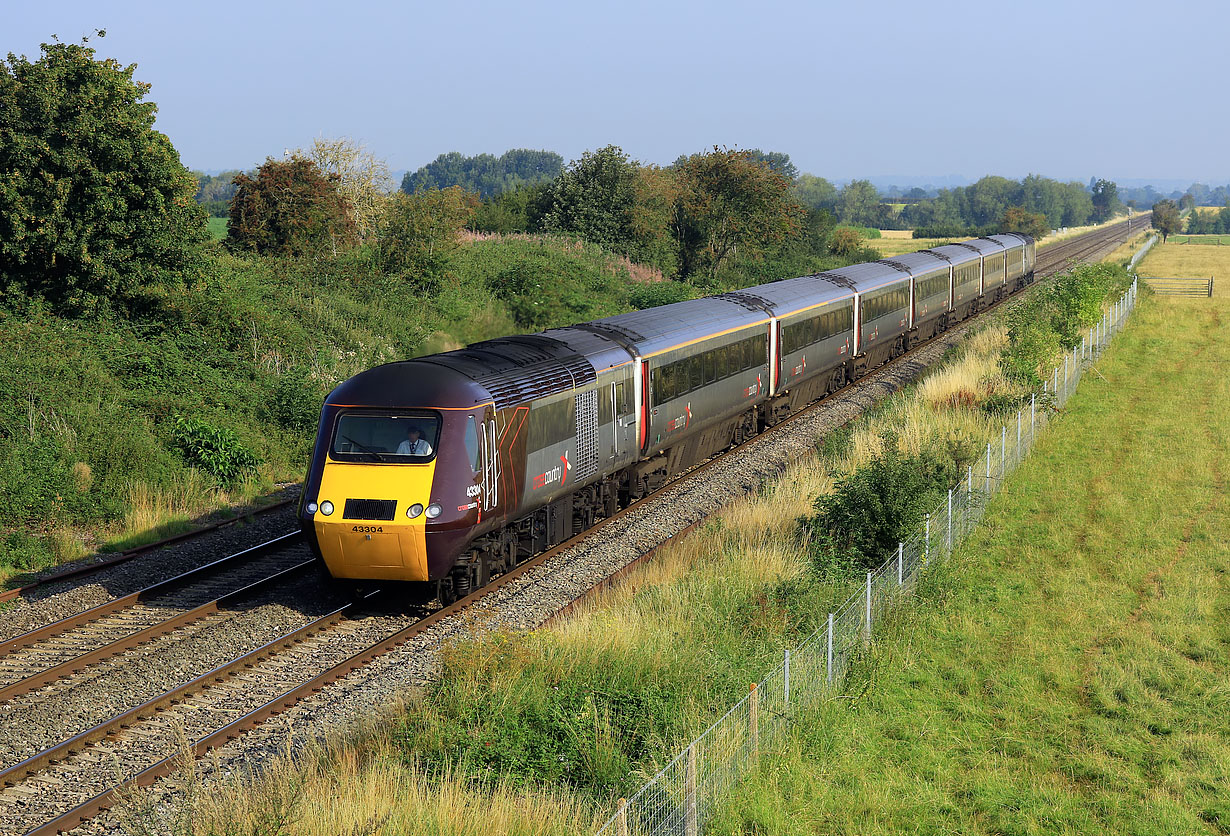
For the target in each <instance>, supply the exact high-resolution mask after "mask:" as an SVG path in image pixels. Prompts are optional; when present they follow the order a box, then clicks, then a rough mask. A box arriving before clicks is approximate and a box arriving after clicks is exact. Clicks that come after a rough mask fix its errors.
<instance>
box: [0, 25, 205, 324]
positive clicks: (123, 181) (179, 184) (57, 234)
mask: <svg viewBox="0 0 1230 836" xmlns="http://www.w3.org/2000/svg"><path fill="white" fill-rule="evenodd" d="M98 34H99V35H100V36H101V35H103V34H105V33H103V32H99V33H98ZM135 70H136V65H135V64H131V65H129V66H127V67H125V66H122V65H121V64H120V63H119V62H118V61H116V60H114V59H110V58H107V59H101V60H99V59H97V58H96V57H95V50H94V49H93V48H91V47H89V46H87V45H86V42H85V41H83V42H82V43H81V44H64V43H50V44H43V45H42V53H41V55H40V57H39V58H38V60H36V61H31V60H29V59H28V58H26V57H25V56H21V57H18V56H16V55H13V54H11V53H10V54H9V56H8V59H7V61H3V62H0V297H6V298H8V297H13V296H17V295H21V294H28V295H32V296H41V297H44V298H46V299H47V300H49V301H50V302H51V303H52V304H53V305H54V306H56V307H57V308H58V309H59V310H61V311H63V312H66V313H84V312H88V311H91V310H94V309H96V308H98V307H99V306H101V305H105V304H107V300H113V301H118V302H120V303H121V304H122V303H124V302H126V301H130V300H132V299H133V298H135V297H136V296H137V295H139V293H140V291H141V290H142V288H143V287H145V286H147V285H149V284H152V283H161V282H166V281H171V280H172V279H171V276H173V274H174V272H175V271H177V270H181V269H183V268H186V267H188V266H189V265H191V264H192V263H193V262H194V261H195V259H196V258H197V257H198V256H199V247H200V246H201V244H202V243H203V241H204V240H205V214H204V212H203V211H202V210H201V208H200V207H199V206H198V205H197V203H196V201H195V200H194V195H195V194H196V190H197V182H196V179H195V178H194V177H193V176H192V174H191V173H190V172H189V171H188V170H187V169H186V168H184V166H183V165H182V164H181V163H180V160H179V154H178V153H177V152H176V151H175V148H174V147H173V146H172V145H171V141H170V140H169V139H167V137H166V136H165V135H164V134H162V133H159V132H158V131H156V130H154V118H155V115H156V113H157V108H156V106H155V105H154V104H153V102H147V101H145V100H144V99H145V97H146V95H147V94H148V93H149V89H150V88H149V85H148V84H144V83H142V82H139V81H134V80H133V73H134V71H135Z"/></svg>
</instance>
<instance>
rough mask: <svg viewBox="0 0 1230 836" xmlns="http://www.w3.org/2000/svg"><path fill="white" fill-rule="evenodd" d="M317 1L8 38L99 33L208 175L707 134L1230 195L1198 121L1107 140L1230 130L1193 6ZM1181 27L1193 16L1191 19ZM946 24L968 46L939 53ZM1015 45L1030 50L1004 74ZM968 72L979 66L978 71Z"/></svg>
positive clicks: (834, 156)
mask: <svg viewBox="0 0 1230 836" xmlns="http://www.w3.org/2000/svg"><path fill="white" fill-rule="evenodd" d="M329 9H331V7H329V6H326V5H325V4H323V3H319V2H308V3H293V4H292V3H290V2H286V0H281V2H273V3H266V4H261V5H258V6H244V7H240V6H238V5H232V6H231V7H229V10H233V11H235V12H237V13H238V14H239V15H241V18H240V21H239V22H238V23H237V22H236V20H235V17H234V16H233V15H231V14H227V13H226V12H228V8H227V7H225V6H223V7H215V8H213V10H212V11H213V13H212V14H211V15H210V16H209V17H207V18H204V19H200V18H199V17H198V16H196V15H195V13H190V12H187V11H184V10H183V9H181V8H180V7H177V6H164V5H160V4H156V3H151V2H148V0H140V2H131V3H126V4H123V5H122V6H102V7H100V6H99V4H96V3H86V2H83V0H67V1H66V2H62V3H59V4H56V5H55V6H54V7H52V6H23V7H21V8H19V9H17V10H14V11H11V12H10V15H9V17H10V20H9V21H7V22H8V24H9V25H8V26H7V27H6V28H7V30H8V31H7V35H8V37H7V38H6V39H5V40H6V43H5V44H4V48H5V51H6V52H12V53H15V54H18V55H23V54H24V55H27V56H30V57H31V58H35V57H37V55H38V53H39V44H40V43H41V42H50V41H51V40H52V36H53V35H58V36H59V39H60V40H61V41H64V42H76V41H78V40H79V39H80V38H81V37H82V36H85V35H89V34H90V33H91V32H92V31H93V30H94V29H104V30H106V32H107V35H106V37H105V38H103V39H99V38H91V40H90V46H92V47H94V48H95V49H97V51H98V55H99V57H103V58H114V59H116V60H117V61H119V62H120V63H121V64H123V65H128V64H133V63H135V64H136V65H137V70H136V73H135V77H136V78H137V79H138V80H140V81H143V82H146V83H149V84H150V85H151V91H150V94H149V96H148V100H149V101H152V102H154V103H155V104H157V105H158V108H159V113H158V122H157V127H158V129H159V130H161V131H163V132H164V133H166V134H167V135H168V136H169V137H170V138H171V141H172V142H173V143H174V144H175V147H176V148H177V149H178V150H179V152H180V157H181V159H182V161H183V162H184V164H185V165H186V166H187V167H189V168H191V169H195V170H201V171H210V170H213V171H220V170H229V169H240V170H248V169H251V168H254V167H256V166H257V165H259V164H260V163H261V162H262V161H263V160H264V159H266V158H267V157H278V156H281V154H282V152H283V150H284V149H288V148H292V149H293V148H304V147H307V146H309V145H310V144H311V142H312V140H313V139H314V138H315V137H317V136H326V137H340V136H345V137H349V138H351V139H353V140H355V141H358V142H360V143H362V144H364V145H365V146H366V147H367V148H368V150H370V151H371V152H372V153H374V154H375V155H376V156H378V157H381V158H383V159H385V160H386V161H387V162H388V165H389V167H390V169H394V170H402V171H414V170H416V169H418V168H419V167H421V166H423V165H426V164H427V163H429V162H431V161H432V160H434V159H435V158H436V157H437V156H438V155H439V154H442V153H447V152H449V151H459V152H461V153H462V154H465V155H467V156H470V155H474V154H479V153H491V154H499V153H501V152H502V151H504V150H507V149H509V148H534V149H539V148H541V149H546V150H551V151H555V152H556V153H558V154H560V155H561V156H562V157H563V158H564V159H565V161H566V162H567V161H570V160H574V159H576V158H578V157H579V156H580V155H581V153H582V152H584V151H586V150H592V149H595V148H600V147H603V146H605V145H608V144H614V145H618V146H620V147H621V148H623V150H624V151H625V152H626V153H628V154H629V156H631V157H632V158H634V159H637V160H640V161H642V162H645V163H653V164H658V165H669V164H670V163H671V162H673V160H674V159H675V158H676V157H678V156H679V155H680V154H685V153H695V152H697V151H701V150H704V149H706V148H709V147H711V146H713V145H715V144H716V145H720V146H727V147H731V148H761V149H762V150H765V151H780V152H784V153H787V154H789V155H790V156H791V159H792V160H793V161H794V163H795V165H796V166H797V167H798V169H799V171H800V172H806V173H809V174H814V175H817V176H821V177H825V178H826V179H828V180H830V181H832V182H834V183H838V184H840V183H846V182H849V181H850V180H852V179H872V180H873V182H877V183H878V182H880V181H885V182H886V183H888V184H889V185H893V184H895V185H899V186H902V187H904V188H909V187H910V186H912V185H915V184H917V185H923V184H924V183H925V182H926V181H928V180H929V181H931V182H932V183H934V184H935V185H936V186H937V187H948V181H952V180H954V179H957V178H960V179H962V180H964V181H965V182H967V183H968V182H974V181H976V180H977V179H979V178H980V177H982V176H984V175H985V174H988V173H989V174H994V175H998V176H1003V177H1009V178H1012V179H1020V178H1021V177H1023V176H1025V175H1026V174H1028V173H1031V172H1034V173H1038V174H1042V175H1043V176H1047V177H1051V178H1053V179H1056V180H1060V181H1074V180H1075V181H1079V182H1088V181H1089V179H1090V178H1091V177H1099V178H1106V179H1109V180H1114V181H1115V182H1117V183H1119V184H1121V185H1126V186H1128V187H1134V186H1135V185H1136V184H1139V185H1140V186H1144V185H1153V186H1154V187H1155V188H1157V189H1158V190H1159V191H1171V190H1172V189H1171V188H1170V187H1168V186H1167V185H1165V184H1169V183H1178V182H1182V183H1183V184H1184V186H1186V185H1189V184H1192V183H1204V184H1207V185H1210V186H1217V185H1223V184H1227V183H1230V163H1227V162H1226V161H1225V160H1224V159H1223V158H1222V157H1221V156H1220V155H1218V154H1217V152H1216V150H1215V148H1214V147H1213V145H1212V143H1203V142H1200V141H1198V140H1197V141H1193V139H1192V134H1191V132H1182V131H1179V130H1175V129H1168V130H1164V131H1157V132H1153V133H1150V132H1147V131H1125V130H1124V129H1123V128H1120V127H1119V123H1120V122H1121V121H1123V120H1125V119H1127V118H1130V117H1131V115H1132V114H1133V113H1135V112H1138V111H1139V112H1141V113H1142V114H1144V115H1145V116H1146V118H1147V124H1149V125H1158V126H1169V125H1187V124H1191V122H1192V119H1193V115H1194V114H1197V113H1198V114H1199V115H1200V117H1201V118H1202V120H1203V122H1202V123H1201V129H1202V130H1201V133H1202V134H1204V135H1207V136H1212V135H1216V134H1217V133H1220V132H1221V129H1222V128H1226V127H1230V125H1228V124H1227V122H1230V118H1228V117H1227V116H1225V115H1224V114H1223V113H1221V112H1219V111H1218V110H1217V109H1215V108H1207V107H1205V108H1204V109H1203V110H1198V109H1197V107H1198V106H1202V105H1204V104H1206V102H1207V98H1206V97H1204V96H1203V94H1202V92H1201V89H1200V86H1199V85H1198V84H1193V83H1192V81H1191V80H1192V79H1200V78H1205V77H1215V74H1216V73H1217V72H1218V71H1219V65H1218V62H1219V60H1220V46H1219V44H1218V42H1217V39H1218V33H1219V32H1221V31H1224V29H1225V27H1224V25H1219V23H1221V24H1225V23H1230V10H1227V9H1226V8H1224V7H1223V6H1221V5H1219V4H1215V3H1211V2H1207V0H1206V2H1197V3H1195V6H1194V7H1189V8H1185V10H1184V14H1183V16H1182V19H1181V20H1180V19H1178V18H1177V17H1176V18H1174V19H1168V18H1165V17H1161V18H1159V17H1158V16H1156V15H1155V14H1154V13H1153V11H1152V7H1151V6H1146V5H1145V4H1143V3H1128V4H1123V3H1118V4H1112V3H1109V2H1094V3H1087V4H1083V5H1081V6H1080V7H1079V8H1073V7H1071V6H1070V5H1065V4H1063V3H1060V2H1059V0H1042V1H1041V2H1039V3H1037V4H1034V5H1033V7H1032V8H1031V13H1030V14H1029V15H1028V16H1018V15H1016V14H1014V13H1012V12H993V13H988V12H987V10H986V9H985V7H984V6H982V5H980V4H978V3H974V2H972V0H947V2H942V3H941V4H940V8H939V10H938V13H937V10H936V8H934V7H928V8H926V9H923V8H919V7H916V6H914V5H912V4H909V3H905V2H895V1H894V2H889V3H888V4H887V5H885V4H879V5H878V6H877V8H876V11H875V14H874V16H873V15H872V14H871V13H867V12H864V11H862V10H860V9H852V8H845V7H831V8H830V7H824V6H812V5H809V4H797V3H787V2H777V3H773V4H769V5H767V6H764V7H762V8H761V9H760V10H759V11H758V13H757V14H754V15H749V14H748V13H747V10H746V8H745V7H743V6H739V5H735V4H733V3H729V2H727V3H722V4H710V5H704V4H700V3H694V2H680V3H675V4H671V5H669V6H666V7H659V6H655V5H653V4H651V3H647V2H645V1H644V0H638V2H634V3H632V4H624V5H621V6H620V7H618V12H613V11H611V10H610V9H607V8H605V7H593V8H590V7H583V8H581V7H574V6H572V5H566V4H562V3H558V2H554V3H552V2H547V3H540V4H537V5H536V6H535V7H534V8H533V11H531V12H528V13H526V12H523V11H521V10H520V9H512V8H509V7H505V6H501V5H498V4H490V3H488V4H482V3H480V4H477V5H476V6H475V7H474V8H473V10H472V11H471V13H470V14H468V15H467V16H466V17H465V19H464V20H463V21H461V22H460V23H459V22H458V18H457V17H456V16H455V15H453V14H451V13H450V12H449V11H448V10H446V9H441V8H434V7H426V6H424V7H416V8H406V7H403V6H401V5H398V4H396V3H393V2H390V1H389V0H380V2H369V3H362V4H356V5H355V6H354V7H353V8H351V9H350V11H349V13H348V14H347V15H345V16H342V17H338V16H336V15H333V14H330V16H325V15H324V14H323V12H324V11H325V10H329ZM1192 15H1196V16H1197V17H1198V18H1199V19H1200V20H1201V21H1202V25H1201V26H1200V27H1197V28H1195V29H1194V30H1193V29H1192V27H1190V26H1189V24H1188V21H1190V19H1191V17H1192ZM964 20H973V21H987V22H989V24H990V26H991V27H992V31H994V32H996V33H999V32H1002V31H1011V32H1013V33H1014V36H1013V38H1011V39H1010V40H1009V41H1008V42H1007V47H1005V45H1004V43H1003V41H1002V40H1001V39H1000V38H998V37H996V38H989V39H987V38H978V37H977V36H976V35H977V33H979V32H981V31H983V30H981V29H979V28H977V27H974V26H959V25H954V21H964ZM1058 20H1062V21H1063V25H1062V26H1059V27H1055V25H1054V24H1055V22H1056V21H1058ZM1005 27H1011V28H1010V29H1008V30H1005ZM955 32H960V33H971V34H974V35H975V36H974V37H972V38H967V39H966V40H965V41H964V42H963V44H962V47H961V49H953V48H950V47H949V45H950V44H952V43H953V33H955ZM271 33H272V34H271ZM595 33H600V34H595ZM834 33H840V34H837V35H835V34H834ZM1167 42H1173V43H1181V44H1183V47H1184V61H1183V63H1182V64H1179V63H1178V62H1159V61H1152V62H1144V61H1133V56H1134V55H1135V54H1136V53H1142V54H1149V49H1150V47H1149V45H1150V44H1155V43H1167ZM919 43H922V44H925V45H930V44H937V45H942V46H943V47H944V48H940V49H937V50H934V51H927V52H925V54H926V57H927V61H928V63H927V64H926V66H925V67H924V68H923V69H922V70H916V67H915V64H916V62H914V61H913V60H912V58H911V56H913V55H914V54H915V52H913V51H912V50H913V49H914V45H916V44H919ZM1015 44H1020V45H1021V48H1022V49H1023V50H1026V52H1025V54H1024V55H1023V56H1022V57H1021V58H1019V59H1013V58H1011V57H1009V59H1008V60H1007V61H1005V60H1004V56H1005V55H1008V56H1011V54H1012V52H1011V48H1012V47H1013V46H1014V45H1015ZM981 67H987V68H991V70H990V71H981V70H979V69H971V68H981ZM1081 79H1097V81H1091V82H1082V81H1081ZM1102 79H1106V81H1103V80H1102ZM1091 90H1097V96H1096V97H1095V98H1096V100H1097V102H1098V106H1097V108H1096V109H1092V110H1091V109H1090V108H1088V107H1087V105H1086V102H1087V101H1088V100H1089V98H1090V95H1089V94H1090V91H1091ZM948 91H951V92H948ZM1014 91H1028V92H1026V93H1025V94H1024V95H1025V98H1024V99H1022V96H1021V95H1020V94H1018V93H1016V92H1014ZM810 102H815V103H816V104H814V105H813V106H808V103H810ZM966 103H968V105H969V107H972V108H977V114H978V115H977V118H976V119H973V120H971V119H970V118H969V116H968V115H967V113H968V111H967V110H966V109H965V107H964V106H965V104H966ZM954 124H958V125H959V127H960V126H961V125H964V126H968V127H969V130H968V131H967V132H962V131H961V130H960V129H958V130H957V131H956V132H955V133H954V131H953V125H954ZM236 125H240V126H243V127H242V129H236V128H235V127H234V126H236ZM903 137H906V138H908V141H902V139H903ZM1159 161H1164V163H1159ZM1159 168H1164V169H1165V170H1163V171H1158V169H1159ZM870 171H899V172H900V171H930V172H937V171H944V172H948V173H947V174H943V175H939V174H930V175H915V174H890V175H869V174H867V172H870ZM953 185H955V183H954V184H953ZM1184 186H1175V187H1174V188H1183V187H1184Z"/></svg>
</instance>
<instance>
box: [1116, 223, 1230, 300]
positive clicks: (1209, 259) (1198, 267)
mask: <svg viewBox="0 0 1230 836" xmlns="http://www.w3.org/2000/svg"><path fill="white" fill-rule="evenodd" d="M1185 237H1188V236H1180V235H1174V236H1171V238H1170V240H1169V241H1168V242H1166V243H1165V244H1162V243H1158V244H1156V245H1154V247H1153V249H1151V250H1149V254H1148V255H1146V256H1145V257H1144V258H1143V259H1142V260H1141V262H1140V264H1139V265H1137V268H1136V272H1138V273H1139V274H1140V275H1142V276H1165V277H1169V278H1176V279H1207V278H1208V277H1209V276H1212V277H1213V279H1214V281H1213V295H1214V296H1216V297H1219V298H1223V299H1224V298H1226V297H1228V296H1230V246H1226V248H1225V249H1223V248H1222V247H1216V246H1199V245H1195V244H1189V243H1183V242H1181V241H1180V240H1179V239H1181V238H1185ZM1198 237H1199V238H1226V239H1227V244H1230V236H1225V235H1222V236H1218V235H1209V236H1203V235H1202V236H1198Z"/></svg>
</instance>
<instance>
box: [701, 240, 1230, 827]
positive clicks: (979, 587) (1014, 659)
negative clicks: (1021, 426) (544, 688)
mask: <svg viewBox="0 0 1230 836" xmlns="http://www.w3.org/2000/svg"><path fill="white" fill-rule="evenodd" d="M1168 249H1169V248H1168ZM1181 249H1191V250H1195V249H1201V250H1212V251H1214V252H1216V248H1196V247H1191V248H1181ZM1227 313H1230V308H1228V307H1227V304H1226V303H1225V302H1224V301H1219V300H1211V301H1210V300H1207V299H1206V300H1189V299H1181V300H1180V299H1163V298H1154V299H1146V300H1145V301H1144V302H1143V303H1142V305H1141V308H1140V310H1139V312H1138V313H1137V314H1136V315H1135V317H1134V321H1133V322H1132V323H1131V325H1130V327H1129V328H1128V329H1127V330H1126V331H1124V332H1123V333H1122V334H1121V335H1120V336H1119V337H1117V338H1116V344H1115V345H1114V346H1112V348H1111V350H1110V352H1109V353H1108V354H1107V355H1106V356H1105V357H1103V358H1102V359H1101V360H1100V361H1099V362H1098V363H1097V371H1098V373H1097V374H1096V375H1094V374H1090V375H1089V376H1088V377H1086V378H1085V382H1084V383H1082V384H1081V388H1080V390H1079V391H1078V392H1077V394H1076V395H1075V396H1074V397H1073V398H1072V400H1071V401H1070V402H1069V403H1068V405H1067V406H1066V408H1065V410H1064V416H1063V417H1062V418H1061V419H1060V420H1059V421H1058V422H1056V424H1055V425H1053V426H1052V428H1051V429H1050V430H1048V434H1047V436H1046V437H1044V438H1043V439H1041V441H1040V442H1039V444H1038V446H1037V447H1036V448H1035V450H1034V453H1033V455H1032V456H1031V457H1030V458H1029V459H1028V460H1026V462H1025V463H1024V464H1023V465H1022V467H1021V469H1020V470H1019V471H1017V472H1016V473H1015V474H1014V475H1013V476H1012V477H1011V479H1010V481H1009V483H1008V484H1007V485H1005V490H1004V492H1003V493H1001V494H999V495H998V496H997V497H996V498H995V499H994V500H993V501H992V503H991V506H990V508H989V509H988V513H987V517H986V520H985V522H984V525H983V526H982V528H981V530H980V532H979V533H978V534H976V535H975V536H974V537H973V538H972V540H971V541H970V542H969V543H968V544H967V545H966V546H965V547H964V548H962V549H961V550H960V551H959V552H958V554H957V555H956V556H955V558H954V559H953V561H952V562H951V563H950V564H949V565H948V566H947V567H945V568H942V569H941V570H940V571H939V572H938V573H937V576H936V577H935V578H934V581H935V582H934V584H933V585H932V586H931V587H930V589H924V593H923V594H922V595H921V596H920V597H919V601H920V606H918V607H917V608H914V609H913V610H912V611H910V612H907V613H906V614H905V615H904V616H903V621H902V623H901V625H900V627H899V628H898V629H897V630H895V631H893V632H891V633H888V634H886V640H885V642H884V643H883V645H882V646H880V647H879V648H877V649H876V650H875V651H874V652H873V653H872V655H871V659H870V662H869V663H868V664H867V665H866V666H865V667H864V668H860V669H859V670H861V671H862V673H861V674H856V675H855V676H854V677H853V681H852V682H849V683H847V689H846V698H844V699H840V700H836V701H834V702H831V703H828V704H827V705H825V706H824V707H823V708H822V709H821V710H820V712H819V713H818V716H810V717H805V718H801V719H800V722H799V723H798V724H797V726H796V729H797V731H796V732H795V733H794V734H793V735H791V738H792V740H791V743H790V745H789V746H788V747H787V749H786V751H785V753H784V754H780V755H779V754H778V753H777V752H774V754H773V757H772V758H766V759H765V763H764V767H763V770H762V773H761V775H760V776H756V777H752V778H749V779H748V780H746V781H744V782H742V783H741V784H740V785H739V786H738V787H736V788H735V789H734V791H733V793H732V796H731V797H730V799H729V800H728V801H727V803H726V804H725V805H723V809H722V810H721V812H719V814H718V819H719V820H718V821H717V822H714V824H713V825H712V826H711V827H709V828H707V829H706V832H707V833H708V834H711V835H712V834H723V836H735V834H749V833H775V834H799V836H803V834H814V833H825V834H850V835H851V836H852V835H853V834H860V836H888V835H889V834H899V833H915V834H941V833H962V834H978V835H979V836H984V835H986V836H989V834H1022V836H1024V834H1042V833H1081V834H1121V833H1134V834H1157V835H1158V836H1161V834H1180V833H1209V834H1216V833H1221V834H1225V833H1230V795H1227V792H1226V787H1227V783H1228V781H1230V690H1227V685H1226V683H1227V682H1228V681H1230V620H1228V619H1227V615H1226V614H1227V612H1230V581H1228V579H1230V550H1227V549H1226V548H1225V534H1226V532H1227V531H1230V498H1228V494H1227V492H1226V480H1227V475H1228V472H1230V384H1228V383H1227V378H1226V376H1225V369H1226V367H1227V365H1230V340H1227V339H1226V338H1225V332H1226V329H1225V326H1224V325H1222V324H1221V319H1222V317H1224V316H1225V315H1226V314H1227ZM1163 451H1164V452H1163Z"/></svg>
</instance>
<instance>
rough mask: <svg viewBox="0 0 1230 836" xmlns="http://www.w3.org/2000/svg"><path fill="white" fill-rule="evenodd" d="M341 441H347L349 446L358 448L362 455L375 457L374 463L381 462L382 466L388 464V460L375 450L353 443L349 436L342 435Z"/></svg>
mask: <svg viewBox="0 0 1230 836" xmlns="http://www.w3.org/2000/svg"><path fill="white" fill-rule="evenodd" d="M342 441H348V442H350V443H351V444H353V445H354V446H355V447H358V448H359V449H360V450H362V451H363V452H364V453H368V454H370V455H373V456H375V457H376V461H378V462H381V463H383V464H388V463H389V460H388V459H386V458H385V457H384V456H383V455H381V454H380V453H377V452H376V451H375V450H373V449H372V448H370V447H367V446H366V445H363V444H360V443H359V442H357V441H355V440H354V439H353V438H350V437H349V436H345V435H344V436H342Z"/></svg>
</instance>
